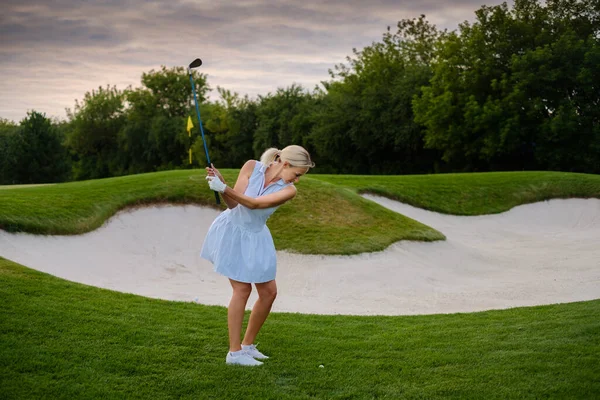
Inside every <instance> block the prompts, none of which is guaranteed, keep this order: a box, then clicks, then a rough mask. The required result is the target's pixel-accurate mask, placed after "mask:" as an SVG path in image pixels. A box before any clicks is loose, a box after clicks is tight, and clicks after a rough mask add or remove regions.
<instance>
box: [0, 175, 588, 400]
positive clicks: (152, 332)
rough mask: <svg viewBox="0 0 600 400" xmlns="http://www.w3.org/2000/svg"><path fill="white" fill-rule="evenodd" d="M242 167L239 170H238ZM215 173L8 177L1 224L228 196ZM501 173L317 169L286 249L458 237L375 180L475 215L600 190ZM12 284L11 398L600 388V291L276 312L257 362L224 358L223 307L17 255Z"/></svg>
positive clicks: (68, 220) (46, 226) (471, 394)
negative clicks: (482, 307)
mask: <svg viewBox="0 0 600 400" xmlns="http://www.w3.org/2000/svg"><path fill="white" fill-rule="evenodd" d="M236 172H237V171H233V170H230V171H227V176H226V178H227V179H228V181H232V180H233V179H234V178H235V175H236ZM199 174H200V173H198V172H196V173H194V172H190V171H176V172H163V173H157V174H145V175H136V176H130V177H123V178H112V179H105V180H98V181H88V182H77V183H69V184H63V185H53V186H47V187H32V188H22V189H13V190H3V191H0V226H2V228H3V229H5V230H8V231H13V232H14V231H28V232H36V233H61V234H78V233H82V232H87V231H90V230H93V229H95V228H97V227H98V226H100V225H101V224H102V223H104V221H106V220H107V219H108V218H109V217H110V216H111V215H113V214H114V213H115V212H116V211H117V210H118V209H121V208H123V207H128V206H135V205H139V204H150V203H156V202H175V203H196V204H212V202H213V201H214V197H213V194H212V193H211V192H210V191H208V190H207V188H205V185H204V184H203V182H202V185H201V184H200V183H199V181H198V180H195V179H190V177H192V178H197V177H198V176H199ZM489 176H490V179H489V180H487V181H486V174H473V175H472V176H471V175H451V176H449V181H448V182H444V180H443V178H444V176H443V175H440V176H435V177H433V176H432V177H430V176H422V177H417V176H410V177H374V179H375V178H376V180H377V184H376V185H374V184H373V182H374V181H373V179H369V180H368V181H367V180H366V179H363V178H361V177H356V178H355V177H350V176H341V177H338V178H339V179H335V178H336V177H333V176H318V175H314V176H312V177H310V178H309V177H307V178H306V179H303V180H302V181H301V183H300V184H299V185H298V188H299V195H298V197H297V198H296V199H294V201H292V202H291V203H289V204H287V205H285V206H284V207H282V208H281V209H280V210H279V211H278V212H277V213H276V214H275V215H274V216H273V218H271V220H269V226H270V229H271V231H272V232H273V235H274V237H275V238H276V245H277V246H278V248H280V249H282V248H283V249H287V250H292V251H296V252H299V253H304V254H356V253H361V252H369V251H376V250H381V249H383V248H385V247H387V246H389V244H391V243H393V242H395V241H397V240H401V239H408V238H410V239H411V240H425V241H429V240H443V239H444V236H443V234H442V233H440V232H438V231H436V230H434V229H432V228H430V227H427V226H426V225H423V224H421V223H418V222H416V221H414V220H411V219H409V218H405V217H402V216H401V215H399V214H397V213H394V212H392V211H389V210H386V209H385V208H383V207H381V206H379V205H377V204H374V203H371V202H369V201H367V200H365V199H362V198H361V197H360V196H359V195H358V193H359V192H372V193H377V194H384V195H387V196H388V197H392V198H399V199H401V200H402V201H405V202H407V203H410V204H413V205H417V206H419V207H422V208H427V209H432V210H437V211H443V210H446V212H450V213H455V214H467V215H469V214H471V215H472V214H485V213H496V212H501V211H505V210H508V209H510V208H511V207H514V206H515V205H518V204H524V203H531V202H535V201H539V200H543V199H548V198H569V197H582V198H590V197H596V198H600V177H597V176H591V175H581V174H560V173H507V174H500V173H496V174H490V175H489ZM200 178H201V177H200ZM419 180H421V181H420V183H419ZM325 181H327V182H325ZM367 182H368V183H367ZM436 204H437V205H436ZM470 209H473V211H471V212H469V210H470ZM340 210H344V211H346V213H345V214H343V213H340V212H339V211H340ZM298 221H299V222H298ZM296 222H298V227H297V229H295V230H290V229H289V226H290V224H291V223H296ZM357 230H358V231H359V233H357V234H356V235H354V234H353V233H354V232H356V231H357ZM290 231H291V232H290ZM1 255H2V254H0V256H1ZM0 281H1V283H0V293H2V302H1V306H0V307H1V310H2V311H1V314H0V327H1V328H0V337H1V342H0V346H1V351H0V360H1V363H0V365H1V367H0V368H1V370H0V372H1V378H0V380H1V383H0V387H1V388H2V397H3V398H40V397H49V398H97V397H98V398H194V399H195V398H223V399H230V398H260V399H285V398H290V399H303V398H306V399H308V398H327V399H349V398H357V399H358V398H365V399H370V398H448V397H450V398H486V399H487V398H498V399H500V398H502V399H504V398H594V397H597V396H598V395H599V393H600V364H599V363H598V359H600V319H598V318H597V317H596V316H597V315H600V300H593V301H586V302H578V303H569V304H560V305H548V306H538V307H526V308H515V309H510V310H504V311H488V312H479V313H469V314H449V315H428V316H411V317H408V316H401V317H375V316H362V317H356V316H317V315H303V314H290V313H274V314H272V315H271V316H270V317H269V319H268V320H267V323H266V324H265V327H264V329H263V331H262V332H261V334H260V336H259V342H260V343H261V344H260V348H261V350H262V351H263V352H265V353H266V354H268V355H270V356H271V359H270V360H268V361H267V362H266V363H265V365H263V366H261V367H260V368H258V369H243V368H235V367H228V366H226V365H225V363H224V357H225V352H226V349H227V327H226V309H225V308H223V307H217V306H203V305H198V304H193V303H184V302H171V301H162V300H154V299H148V298H144V297H140V296H134V295H128V294H122V293H118V292H112V291H108V290H104V289H98V288H94V287H90V286H85V285H82V284H77V283H73V282H68V281H65V280H62V279H58V278H56V277H53V276H50V275H47V274H43V273H40V272H37V271H34V270H31V269H29V268H27V267H26V266H20V265H18V264H16V263H14V262H11V261H9V260H5V259H1V260H0ZM321 365H322V366H323V367H321Z"/></svg>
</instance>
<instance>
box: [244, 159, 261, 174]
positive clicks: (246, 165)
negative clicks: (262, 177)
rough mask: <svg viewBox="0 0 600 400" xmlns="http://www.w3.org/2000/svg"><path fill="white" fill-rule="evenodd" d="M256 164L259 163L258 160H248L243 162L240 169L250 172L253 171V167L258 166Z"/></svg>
mask: <svg viewBox="0 0 600 400" xmlns="http://www.w3.org/2000/svg"><path fill="white" fill-rule="evenodd" d="M258 164H260V161H256V160H248V161H246V162H245V163H244V166H243V167H242V171H244V172H248V173H252V171H254V169H255V168H256V167H257V166H258Z"/></svg>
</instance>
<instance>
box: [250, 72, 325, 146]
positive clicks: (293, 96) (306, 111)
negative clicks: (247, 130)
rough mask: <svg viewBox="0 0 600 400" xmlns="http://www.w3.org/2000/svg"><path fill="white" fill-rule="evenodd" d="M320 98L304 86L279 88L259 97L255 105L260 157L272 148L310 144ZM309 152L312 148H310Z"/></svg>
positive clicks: (254, 144) (256, 135)
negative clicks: (317, 102) (314, 117)
mask: <svg viewBox="0 0 600 400" xmlns="http://www.w3.org/2000/svg"><path fill="white" fill-rule="evenodd" d="M316 101H317V99H316V98H315V97H314V96H313V95H311V94H310V93H308V92H307V91H305V89H304V88H303V87H302V86H301V85H296V84H292V85H291V86H289V87H287V88H278V89H277V91H276V92H275V94H271V93H269V94H267V95H266V96H259V100H258V104H257V108H256V124H257V125H256V131H255V132H254V141H253V145H252V147H253V150H254V155H255V156H256V157H259V156H260V155H261V154H262V152H263V151H264V150H266V149H267V148H269V147H277V148H280V149H282V148H284V147H286V146H289V145H291V144H297V145H300V146H304V147H310V146H309V145H308V144H309V143H310V142H309V135H310V131H311V129H312V125H313V121H312V120H311V116H312V114H313V110H314V108H315V105H316V104H315V102H316ZM307 150H308V151H309V152H310V148H307Z"/></svg>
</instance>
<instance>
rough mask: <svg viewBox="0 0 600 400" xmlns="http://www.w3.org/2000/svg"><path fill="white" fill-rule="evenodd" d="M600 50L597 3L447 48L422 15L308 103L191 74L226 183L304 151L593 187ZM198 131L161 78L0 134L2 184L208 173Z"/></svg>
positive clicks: (567, 1) (348, 165)
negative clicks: (228, 171) (278, 151)
mask: <svg viewBox="0 0 600 400" xmlns="http://www.w3.org/2000/svg"><path fill="white" fill-rule="evenodd" d="M599 41H600V2H598V1H597V0H594V1H592V0H583V1H582V0H548V1H538V0H516V1H515V3H514V5H513V6H512V7H509V6H508V5H507V4H506V3H503V4H501V5H498V6H493V7H488V6H483V7H481V8H480V9H479V10H477V11H476V12H475V19H474V22H472V23H469V22H464V23H462V24H460V25H459V27H458V29H457V30H454V31H451V32H448V31H440V30H438V29H437V28H436V27H435V26H434V25H433V24H431V23H430V22H429V21H427V19H426V17H425V16H423V15H422V16H420V17H419V18H414V19H406V20H402V21H400V22H398V24H397V26H396V27H395V29H391V28H390V27H388V29H387V31H386V32H385V33H384V34H383V36H382V39H381V41H379V42H375V43H373V44H372V45H370V46H367V47H365V48H364V49H362V50H356V49H353V52H352V55H350V56H348V57H347V59H346V62H345V63H341V64H339V65H335V66H334V67H333V68H332V69H331V70H330V71H329V73H330V76H329V79H328V80H324V81H322V82H321V84H320V85H319V86H317V87H315V88H314V89H313V90H307V89H306V88H303V87H302V86H299V85H296V84H292V85H290V86H288V87H285V88H278V89H277V90H276V91H275V92H274V93H269V94H267V95H261V96H258V97H257V98H256V99H250V98H249V97H248V96H241V95H239V94H238V93H234V92H231V91H229V90H225V89H223V88H220V87H217V91H218V94H219V99H218V100H216V101H209V100H207V94H208V93H209V91H210V90H211V88H210V87H209V85H208V82H207V76H206V75H204V74H201V73H198V72H193V74H194V81H195V83H196V87H197V91H198V96H199V97H198V98H199V101H200V103H201V105H200V111H201V114H202V121H203V125H204V131H205V135H206V139H207V144H208V148H209V152H210V157H211V161H213V163H214V164H215V165H217V166H219V167H221V168H226V167H231V168H239V167H240V166H241V165H242V164H243V162H244V161H245V160H247V159H250V158H257V157H258V156H259V155H260V154H261V153H262V151H263V150H264V149H266V148H268V147H279V148H283V147H285V146H287V145H289V144H300V145H302V146H304V147H306V148H307V149H308V150H309V152H310V153H311V154H312V155H313V159H314V160H315V161H316V163H317V171H318V172H322V173H342V174H418V173H438V172H470V171H502V170H561V171H572V172H586V173H600V87H599V85H600V46H599ZM188 116H192V119H193V122H194V125H195V126H196V127H195V129H194V131H193V135H192V137H191V138H190V137H188V133H187V132H186V121H187V118H188ZM197 125H198V123H197V120H196V114H195V106H194V102H193V97H192V93H191V84H190V81H189V77H188V75H187V71H186V70H185V69H184V68H182V67H173V68H167V67H162V68H161V69H160V70H158V71H155V70H152V71H150V72H147V73H143V74H142V78H141V86H140V87H139V88H131V87H129V88H127V89H125V90H119V89H117V88H116V87H110V86H107V87H99V88H98V89H97V90H93V91H91V92H88V93H86V94H85V96H84V98H83V100H81V101H80V102H79V101H76V102H75V106H74V108H73V109H72V110H67V120H66V121H56V120H54V121H52V120H50V119H48V118H46V116H45V115H43V114H41V113H39V112H36V111H31V112H28V114H27V116H26V117H25V118H24V119H23V120H22V121H21V122H20V123H19V124H15V123H12V122H10V121H8V120H3V119H0V183H2V184H12V183H42V182H60V181H67V180H82V179H96V178H103V177H109V176H119V175H125V174H135V173H142V172H152V171H158V170H165V169H177V168H190V167H203V166H205V164H206V160H205V156H204V148H203V144H202V141H201V139H200V134H199V130H198V126H197ZM190 147H191V148H192V151H193V154H194V162H193V164H192V165H191V166H190V165H189V162H188V153H187V149H188V148H190Z"/></svg>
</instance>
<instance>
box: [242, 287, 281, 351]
mask: <svg viewBox="0 0 600 400" xmlns="http://www.w3.org/2000/svg"><path fill="white" fill-rule="evenodd" d="M256 290H257V291H258V300H256V303H254V307H252V313H251V314H250V321H248V328H247V329H246V334H245V335H244V340H242V344H244V345H249V344H253V343H254V339H256V335H258V331H260V328H261V327H262V326H263V324H264V322H265V320H266V319H267V317H268V316H269V313H270V312H271V306H272V305H273V302H274V301H275V297H277V284H276V283H275V280H272V281H269V282H265V283H256Z"/></svg>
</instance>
